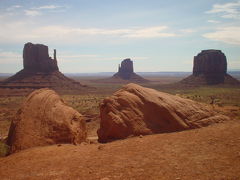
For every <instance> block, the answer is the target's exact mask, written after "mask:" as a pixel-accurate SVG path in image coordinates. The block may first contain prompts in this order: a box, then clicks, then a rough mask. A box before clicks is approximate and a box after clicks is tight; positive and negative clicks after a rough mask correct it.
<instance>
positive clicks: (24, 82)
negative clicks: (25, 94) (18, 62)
mask: <svg viewBox="0 0 240 180" xmlns="http://www.w3.org/2000/svg"><path fill="white" fill-rule="evenodd" d="M53 56H54V58H53V59H52V58H51V57H50V56H49V54H48V46H45V45H43V44H32V43H30V42H29V43H26V44H25V45H24V48H23V69H22V70H21V71H19V72H18V73H16V74H15V75H14V76H12V77H10V78H8V79H6V80H5V81H3V82H1V83H0V88H10V89H22V88H29V89H39V88H46V87H48V88H52V89H55V90H63V89H80V88H82V87H83V85H81V84H80V83H79V82H76V81H74V80H72V79H70V78H68V77H66V76H64V75H63V74H62V73H61V72H60V71H59V68H58V65H57V57H56V50H54V54H53Z"/></svg>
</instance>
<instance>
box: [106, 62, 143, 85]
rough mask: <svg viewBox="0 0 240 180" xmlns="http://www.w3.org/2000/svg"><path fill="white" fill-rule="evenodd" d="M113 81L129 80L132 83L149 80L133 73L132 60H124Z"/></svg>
mask: <svg viewBox="0 0 240 180" xmlns="http://www.w3.org/2000/svg"><path fill="white" fill-rule="evenodd" d="M111 79H113V80H114V79H115V80H116V79H118V80H120V81H121V80H124V81H125V80H127V81H130V82H147V81H148V80H146V79H144V78H142V77H141V76H139V75H137V74H136V73H134V71H133V61H132V60H131V59H130V58H127V59H124V60H123V61H122V62H121V65H119V66H118V72H117V73H116V74H114V75H113V77H112V78H111Z"/></svg>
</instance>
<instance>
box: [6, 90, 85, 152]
mask: <svg viewBox="0 0 240 180" xmlns="http://www.w3.org/2000/svg"><path fill="white" fill-rule="evenodd" d="M85 140H86V125H85V120H84V118H83V116H82V115H81V114H79V113H78V112H77V111H76V110H74V109H73V108H71V107H69V106H67V105H66V104H65V103H64V101H63V100H62V99H61V98H60V97H59V96H58V94H56V93H55V92H54V91H52V90H50V89H39V90H36V91H34V92H32V93H31V94H30V95H29V96H28V97H27V99H26V100H25V102H24V103H23V104H22V107H21V108H20V110H19V111H18V112H17V114H16V116H15V118H14V119H13V121H12V124H11V127H10V130H9V135H8V140H7V144H8V145H9V146H10V153H14V152H17V151H20V150H23V149H27V148H31V147H35V146H46V145H51V144H58V143H72V144H80V143H81V142H83V141H85Z"/></svg>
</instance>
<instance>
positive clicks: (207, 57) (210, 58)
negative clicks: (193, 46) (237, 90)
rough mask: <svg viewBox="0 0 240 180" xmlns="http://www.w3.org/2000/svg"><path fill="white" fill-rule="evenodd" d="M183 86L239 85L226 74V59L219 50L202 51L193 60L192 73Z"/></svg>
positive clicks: (183, 81) (184, 80)
mask: <svg viewBox="0 0 240 180" xmlns="http://www.w3.org/2000/svg"><path fill="white" fill-rule="evenodd" d="M181 83H184V84H209V85H214V84H223V83H226V84H239V81H238V80H236V79H234V78H233V77H232V76H230V75H229V74H227V58H226V56H225V55H224V53H222V51H221V50H213V49H210V50H203V51H201V53H199V54H198V55H197V56H195V57H194V60H193V73H192V75H191V76H189V77H187V78H186V79H183V80H182V81H181Z"/></svg>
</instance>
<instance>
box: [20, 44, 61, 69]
mask: <svg viewBox="0 0 240 180" xmlns="http://www.w3.org/2000/svg"><path fill="white" fill-rule="evenodd" d="M23 67H24V70H26V71H30V72H31V71H33V72H54V71H58V66H57V60H56V50H54V59H52V58H51V57H49V54H48V47H47V46H45V45H43V44H32V43H27V44H25V45H24V48H23Z"/></svg>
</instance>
